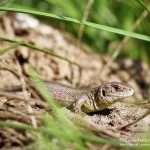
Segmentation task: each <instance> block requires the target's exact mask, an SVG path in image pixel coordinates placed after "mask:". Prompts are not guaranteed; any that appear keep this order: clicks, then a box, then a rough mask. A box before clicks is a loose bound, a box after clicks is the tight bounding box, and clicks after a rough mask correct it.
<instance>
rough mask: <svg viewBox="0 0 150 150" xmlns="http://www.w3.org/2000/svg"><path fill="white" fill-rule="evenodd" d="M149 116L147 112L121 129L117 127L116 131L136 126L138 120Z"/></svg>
mask: <svg viewBox="0 0 150 150" xmlns="http://www.w3.org/2000/svg"><path fill="white" fill-rule="evenodd" d="M149 114H150V110H148V111H147V112H146V113H145V114H144V115H143V116H141V117H139V118H138V119H137V120H135V121H133V122H131V123H129V124H127V125H125V126H122V127H119V128H118V129H119V130H123V129H126V128H127V127H129V126H132V125H134V124H136V123H137V122H139V121H140V120H142V119H143V118H145V117H146V116H148V115H149Z"/></svg>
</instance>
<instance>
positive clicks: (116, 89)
mask: <svg viewBox="0 0 150 150" xmlns="http://www.w3.org/2000/svg"><path fill="white" fill-rule="evenodd" d="M44 85H45V86H46V87H47V89H48V91H49V93H50V94H51V95H52V97H53V98H54V99H55V100H57V102H58V103H60V104H61V105H62V106H65V107H70V106H73V107H74V109H75V111H76V112H78V113H82V112H85V113H88V112H95V111H99V110H102V109H105V108H106V107H107V106H109V105H111V104H112V103H115V102H116V101H118V100H120V99H122V98H126V97H128V96H131V95H133V93H134V90H133V89H132V88H131V87H129V86H128V85H125V84H124V83H120V82H109V83H106V84H103V85H100V86H98V87H95V88H92V89H90V88H87V89H86V88H85V89H84V88H73V87H70V86H67V85H64V84H61V83H56V82H49V81H44ZM0 91H4V92H13V93H17V94H20V93H21V92H22V87H21V86H12V87H6V88H0Z"/></svg>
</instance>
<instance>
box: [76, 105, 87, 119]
mask: <svg viewBox="0 0 150 150" xmlns="http://www.w3.org/2000/svg"><path fill="white" fill-rule="evenodd" d="M74 112H75V113H76V114H79V115H81V116H82V117H84V116H86V113H84V112H82V111H81V109H79V108H78V107H75V108H74Z"/></svg>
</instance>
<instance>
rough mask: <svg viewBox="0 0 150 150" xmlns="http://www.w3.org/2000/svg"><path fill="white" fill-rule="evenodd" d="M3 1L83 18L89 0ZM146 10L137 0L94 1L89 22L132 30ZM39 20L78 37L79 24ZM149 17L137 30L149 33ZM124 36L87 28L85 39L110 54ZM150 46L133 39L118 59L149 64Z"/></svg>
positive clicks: (146, 0)
mask: <svg viewBox="0 0 150 150" xmlns="http://www.w3.org/2000/svg"><path fill="white" fill-rule="evenodd" d="M2 2H3V4H8V3H9V7H10V6H11V7H18V8H27V9H34V10H39V11H44V12H49V13H53V14H56V15H61V16H67V17H71V18H76V19H79V20H82V17H83V14H84V11H85V8H86V5H87V3H88V0H82V1H80V0H24V1H23V0H22V1H21V0H3V1H1V3H2ZM143 2H144V3H145V4H146V5H147V6H148V4H150V1H149V0H144V1H143ZM143 12H144V8H143V7H142V5H141V4H140V3H139V1H138V0H132V1H127V0H95V1H94V2H93V5H92V7H91V10H90V12H89V17H88V19H87V21H90V22H94V23H98V24H102V25H106V26H111V27H115V28H118V29H123V30H127V31H130V30H131V28H132V27H133V25H134V23H135V22H136V20H137V19H139V17H140V16H141V14H142V13H143ZM39 19H40V20H41V21H43V22H46V23H47V24H50V25H52V26H54V27H55V28H59V29H60V30H62V31H67V32H70V33H71V34H72V35H73V36H74V37H76V38H77V37H78V32H79V27H80V26H79V24H75V23H71V22H65V21H60V20H57V19H49V18H46V17H43V18H42V17H39ZM149 20H150V15H148V16H147V17H146V18H144V19H143V20H142V23H141V24H140V25H139V26H138V27H137V29H136V30H135V31H134V32H137V33H140V34H144V35H148V36H150V28H149V24H150V23H149ZM122 39H123V36H122V35H118V34H114V33H110V32H106V31H103V30H98V29H95V28H92V27H85V30H84V33H83V37H82V42H84V43H87V44H88V45H89V46H90V47H91V48H92V49H93V50H94V51H96V52H98V53H107V54H110V55H111V54H112V53H113V52H114V50H115V49H116V47H117V45H118V43H119V42H121V40H122ZM149 47H150V43H149V42H146V41H142V40H138V39H134V38H130V39H129V41H128V43H127V44H126V45H125V46H124V47H123V49H122V52H121V53H120V54H119V57H118V58H121V57H122V56H123V57H124V56H128V57H131V58H133V59H134V60H137V59H144V60H146V61H147V62H148V63H150V50H149Z"/></svg>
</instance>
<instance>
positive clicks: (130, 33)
mask: <svg viewBox="0 0 150 150" xmlns="http://www.w3.org/2000/svg"><path fill="white" fill-rule="evenodd" d="M0 11H12V12H20V13H28V14H32V15H39V16H45V17H50V18H55V19H60V20H64V21H68V22H74V23H77V24H83V25H86V26H90V27H93V28H97V29H101V30H105V31H108V32H112V33H116V34H120V35H124V36H129V37H133V38H136V39H140V40H144V41H150V37H149V36H147V35H142V34H138V33H134V32H129V31H125V30H121V29H117V28H113V27H109V26H105V25H100V24H96V23H91V22H88V21H80V20H78V19H74V18H70V17H65V16H59V15H55V14H51V13H45V12H41V11H34V10H27V9H19V8H9V7H0Z"/></svg>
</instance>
